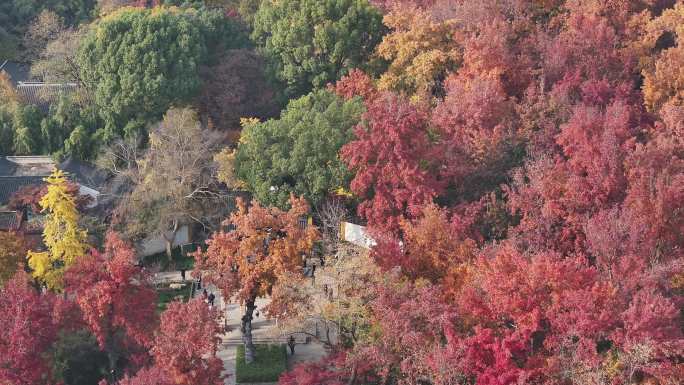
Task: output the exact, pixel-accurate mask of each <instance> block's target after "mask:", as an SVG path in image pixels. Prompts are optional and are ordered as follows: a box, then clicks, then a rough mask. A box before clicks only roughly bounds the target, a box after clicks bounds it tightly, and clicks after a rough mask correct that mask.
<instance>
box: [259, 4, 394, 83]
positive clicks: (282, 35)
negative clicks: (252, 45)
mask: <svg viewBox="0 0 684 385" xmlns="http://www.w3.org/2000/svg"><path fill="white" fill-rule="evenodd" d="M253 24H254V25H253V27H254V31H253V33H252V38H253V39H254V41H256V43H257V44H258V45H259V46H260V47H261V49H262V50H263V51H264V53H265V55H266V56H267V57H268V58H269V59H270V61H271V66H272V68H271V70H272V71H273V75H274V76H275V77H276V78H277V79H278V80H280V81H282V82H284V83H285V84H286V86H287V92H288V94H289V95H294V96H298V95H303V94H306V93H307V92H309V91H311V89H312V87H314V88H315V87H321V86H324V85H325V84H326V83H328V82H331V81H334V80H337V79H339V78H340V77H341V76H342V75H344V74H345V73H347V72H348V71H349V70H351V69H353V68H355V67H360V66H364V65H367V64H368V59H369V58H370V57H371V54H372V53H373V50H374V49H375V46H376V45H377V44H378V43H379V42H380V40H381V39H382V34H383V30H384V27H383V25H382V16H381V15H380V13H379V11H378V10H377V9H376V8H374V7H373V6H371V5H370V4H369V3H368V1H367V0H281V1H263V2H262V3H261V6H260V8H259V11H258V12H257V14H256V15H255V17H254V23H253Z"/></svg>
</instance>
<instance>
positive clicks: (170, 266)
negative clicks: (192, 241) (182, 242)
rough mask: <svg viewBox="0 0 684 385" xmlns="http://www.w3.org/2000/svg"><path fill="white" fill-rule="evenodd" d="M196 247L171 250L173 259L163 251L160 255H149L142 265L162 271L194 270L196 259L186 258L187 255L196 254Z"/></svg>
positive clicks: (144, 258)
mask: <svg viewBox="0 0 684 385" xmlns="http://www.w3.org/2000/svg"><path fill="white" fill-rule="evenodd" d="M194 250H195V247H194V245H193V247H188V248H185V249H184V250H181V248H180V247H176V248H174V249H172V250H171V259H170V260H169V257H167V256H166V252H165V251H162V252H160V253H156V254H152V255H148V256H146V257H143V259H142V265H143V266H145V267H151V266H159V267H160V268H161V270H162V271H169V270H180V269H183V268H184V269H185V270H188V271H189V270H192V268H193V266H194V265H195V259H194V258H192V257H186V255H187V253H191V252H194Z"/></svg>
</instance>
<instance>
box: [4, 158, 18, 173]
mask: <svg viewBox="0 0 684 385" xmlns="http://www.w3.org/2000/svg"><path fill="white" fill-rule="evenodd" d="M16 169H17V164H16V163H14V162H11V161H9V160H7V158H5V157H4V156H0V176H9V175H14V171H15V170H16Z"/></svg>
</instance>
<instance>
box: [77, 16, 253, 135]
mask: <svg viewBox="0 0 684 385" xmlns="http://www.w3.org/2000/svg"><path fill="white" fill-rule="evenodd" d="M231 23H235V22H234V21H231V20H230V19H229V18H227V17H224V16H223V15H222V14H221V13H220V12H219V11H215V10H205V9H201V10H197V9H193V8H187V9H181V8H176V7H170V8H166V7H164V8H154V9H140V8H123V9H121V10H118V11H116V12H113V13H111V14H109V15H107V16H105V17H104V18H102V19H101V20H100V21H99V22H98V23H97V24H95V25H94V27H93V28H92V29H91V31H90V32H89V33H88V35H87V36H86V37H85V40H84V41H83V42H82V44H81V46H80V48H79V53H78V59H77V60H78V62H79V65H80V68H81V78H82V79H83V81H84V82H85V85H86V87H87V88H89V89H90V90H91V91H93V95H94V101H95V104H96V105H97V106H98V108H99V109H100V113H101V116H102V118H103V120H104V131H102V132H101V134H102V136H103V139H105V140H110V139H112V138H114V137H116V136H117V135H121V134H124V133H125V134H128V135H130V134H134V133H136V132H139V131H141V130H142V129H143V128H144V127H145V125H146V124H147V123H149V122H152V121H156V120H158V119H159V118H161V116H162V115H163V113H164V112H165V111H166V110H167V109H168V108H169V106H170V105H172V104H182V103H184V102H187V101H189V100H190V99H191V98H192V97H193V96H195V94H196V92H197V91H198V90H199V88H200V83H201V82H200V78H199V72H198V69H199V65H200V64H202V63H203V62H205V61H206V60H207V57H208V55H207V52H209V51H211V50H216V49H220V48H221V46H220V44H223V45H229V43H223V40H224V39H223V38H225V37H226V36H227V35H228V34H229V33H230V31H233V30H235V29H234V28H232V27H231V25H232V24H231ZM237 35H239V34H237ZM233 39H240V36H237V37H233ZM228 41H233V40H232V39H228Z"/></svg>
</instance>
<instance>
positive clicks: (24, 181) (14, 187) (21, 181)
mask: <svg viewBox="0 0 684 385" xmlns="http://www.w3.org/2000/svg"><path fill="white" fill-rule="evenodd" d="M43 178H44V177H43V176H0V206H4V205H6V204H7V202H8V201H9V199H10V197H11V196H12V194H14V193H15V192H17V191H19V189H20V188H22V187H24V186H30V185H33V184H43V183H45V182H44V181H43Z"/></svg>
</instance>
